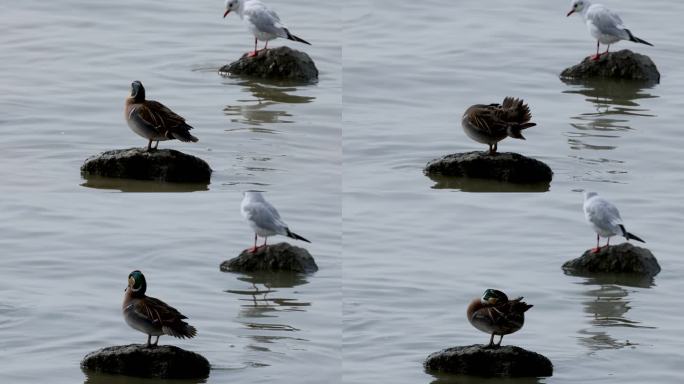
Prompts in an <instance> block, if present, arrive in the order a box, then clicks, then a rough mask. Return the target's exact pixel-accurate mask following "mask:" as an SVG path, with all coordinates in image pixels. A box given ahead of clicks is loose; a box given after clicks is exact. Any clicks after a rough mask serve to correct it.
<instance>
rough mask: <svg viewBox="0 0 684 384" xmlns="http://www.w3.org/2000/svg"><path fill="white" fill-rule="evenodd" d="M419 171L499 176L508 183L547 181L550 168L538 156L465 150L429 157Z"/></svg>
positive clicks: (551, 172)
mask: <svg viewBox="0 0 684 384" xmlns="http://www.w3.org/2000/svg"><path fill="white" fill-rule="evenodd" d="M423 172H424V173H425V174H426V175H427V176H430V177H433V176H436V175H442V176H454V177H471V178H478V179H491V180H499V181H505V182H510V183H530V184H532V183H543V182H550V181H551V179H552V178H553V171H551V168H549V166H548V165H546V164H544V163H542V162H541V161H539V160H536V159H532V158H529V157H525V156H523V155H520V154H517V153H510V152H503V153H495V154H489V152H466V153H454V154H452V155H446V156H444V157H442V158H441V159H435V160H432V161H430V162H429V163H428V164H427V165H426V166H425V169H424V170H423Z"/></svg>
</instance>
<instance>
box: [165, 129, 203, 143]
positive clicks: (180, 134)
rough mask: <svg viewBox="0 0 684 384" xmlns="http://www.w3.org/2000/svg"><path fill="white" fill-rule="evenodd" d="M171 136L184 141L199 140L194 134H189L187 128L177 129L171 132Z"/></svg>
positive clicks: (194, 141)
mask: <svg viewBox="0 0 684 384" xmlns="http://www.w3.org/2000/svg"><path fill="white" fill-rule="evenodd" d="M191 128H192V127H191ZM171 136H172V137H173V138H174V139H176V140H180V141H185V142H189V141H191V142H193V143H196V142H197V141H198V140H199V139H198V138H196V137H195V136H193V135H191V134H190V132H188V130H185V129H180V130H178V131H174V132H171Z"/></svg>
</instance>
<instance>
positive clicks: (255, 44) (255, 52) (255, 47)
mask: <svg viewBox="0 0 684 384" xmlns="http://www.w3.org/2000/svg"><path fill="white" fill-rule="evenodd" d="M256 54H257V38H256V37H255V38H254V52H250V53H249V54H248V55H247V57H254V56H256Z"/></svg>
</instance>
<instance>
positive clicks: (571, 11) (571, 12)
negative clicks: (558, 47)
mask: <svg viewBox="0 0 684 384" xmlns="http://www.w3.org/2000/svg"><path fill="white" fill-rule="evenodd" d="M573 13H575V10H574V9H571V10H570V12H568V14H567V15H565V16H570V15H572V14H573ZM223 17H226V16H225V15H224V16H223Z"/></svg>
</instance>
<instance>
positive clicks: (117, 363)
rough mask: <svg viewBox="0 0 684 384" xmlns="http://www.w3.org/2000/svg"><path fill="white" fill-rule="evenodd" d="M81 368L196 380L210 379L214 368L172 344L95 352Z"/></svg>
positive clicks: (115, 347) (196, 355)
mask: <svg viewBox="0 0 684 384" xmlns="http://www.w3.org/2000/svg"><path fill="white" fill-rule="evenodd" d="M81 367H83V368H84V369H90V370H93V371H97V372H105V373H112V374H120V375H128V376H138V377H159V378H163V379H194V378H205V377H207V376H209V368H210V367H211V366H210V365H209V361H207V359H205V358H204V357H203V356H201V355H199V354H197V353H195V352H190V351H186V350H184V349H181V348H178V347H174V346H172V345H159V346H156V347H148V346H146V345H144V344H143V345H141V344H130V345H119V346H114V347H107V348H102V349H100V350H98V351H95V352H91V353H89V354H87V355H86V357H84V358H83V361H81Z"/></svg>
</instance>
